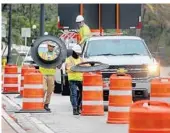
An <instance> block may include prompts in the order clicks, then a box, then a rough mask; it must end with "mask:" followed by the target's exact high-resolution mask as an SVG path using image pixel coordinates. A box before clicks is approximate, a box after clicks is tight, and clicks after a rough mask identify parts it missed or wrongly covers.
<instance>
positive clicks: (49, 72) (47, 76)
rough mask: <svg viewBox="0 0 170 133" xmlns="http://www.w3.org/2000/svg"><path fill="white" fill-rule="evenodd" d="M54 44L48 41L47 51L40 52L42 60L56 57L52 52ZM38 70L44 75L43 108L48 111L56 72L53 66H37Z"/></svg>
mask: <svg viewBox="0 0 170 133" xmlns="http://www.w3.org/2000/svg"><path fill="white" fill-rule="evenodd" d="M54 47H55V44H53V43H48V51H47V52H45V53H42V55H41V56H42V58H43V59H44V60H54V59H55V58H56V53H55V52H54ZM39 70H40V72H41V73H42V74H43V77H44V92H45V93H44V94H46V98H45V102H44V109H45V110H47V111H50V108H49V104H50V99H51V94H52V92H53V91H54V75H55V73H56V69H55V68H43V67H40V68H39Z"/></svg>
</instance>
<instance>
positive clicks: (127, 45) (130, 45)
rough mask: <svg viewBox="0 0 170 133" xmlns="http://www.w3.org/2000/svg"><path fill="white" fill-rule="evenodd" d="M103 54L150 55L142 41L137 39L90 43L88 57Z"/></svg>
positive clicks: (105, 40)
mask: <svg viewBox="0 0 170 133" xmlns="http://www.w3.org/2000/svg"><path fill="white" fill-rule="evenodd" d="M101 54H108V55H109V54H110V55H111V54H112V55H115V56H118V55H128V54H136V55H148V51H147V49H146V47H145V45H144V43H143V41H141V40H137V39H136V40H135V39H102V40H92V41H89V44H88V48H87V56H97V55H101Z"/></svg>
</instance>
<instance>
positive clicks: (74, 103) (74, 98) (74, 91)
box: [69, 81, 77, 109]
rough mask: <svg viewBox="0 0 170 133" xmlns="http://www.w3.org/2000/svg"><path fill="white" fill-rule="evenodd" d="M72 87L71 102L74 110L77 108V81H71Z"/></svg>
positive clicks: (70, 85)
mask: <svg viewBox="0 0 170 133" xmlns="http://www.w3.org/2000/svg"><path fill="white" fill-rule="evenodd" d="M69 87H70V100H71V104H72V107H73V109H74V108H77V86H76V82H75V81H69Z"/></svg>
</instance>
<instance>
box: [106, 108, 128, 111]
mask: <svg viewBox="0 0 170 133" xmlns="http://www.w3.org/2000/svg"><path fill="white" fill-rule="evenodd" d="M129 109H130V107H109V109H108V111H109V112H129Z"/></svg>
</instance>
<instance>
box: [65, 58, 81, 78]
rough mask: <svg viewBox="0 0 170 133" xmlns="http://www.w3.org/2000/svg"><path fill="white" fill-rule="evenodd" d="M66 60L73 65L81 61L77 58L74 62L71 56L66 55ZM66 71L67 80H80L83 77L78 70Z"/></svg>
mask: <svg viewBox="0 0 170 133" xmlns="http://www.w3.org/2000/svg"><path fill="white" fill-rule="evenodd" d="M67 60H68V61H69V63H70V65H71V66H75V65H77V64H79V63H81V62H82V61H83V60H82V58H78V59H77V60H76V61H77V62H76V63H75V61H74V59H73V58H72V56H70V57H68V58H67ZM67 73H68V80H74V81H82V79H83V77H82V76H83V75H82V73H80V72H70V71H69V72H67Z"/></svg>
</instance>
